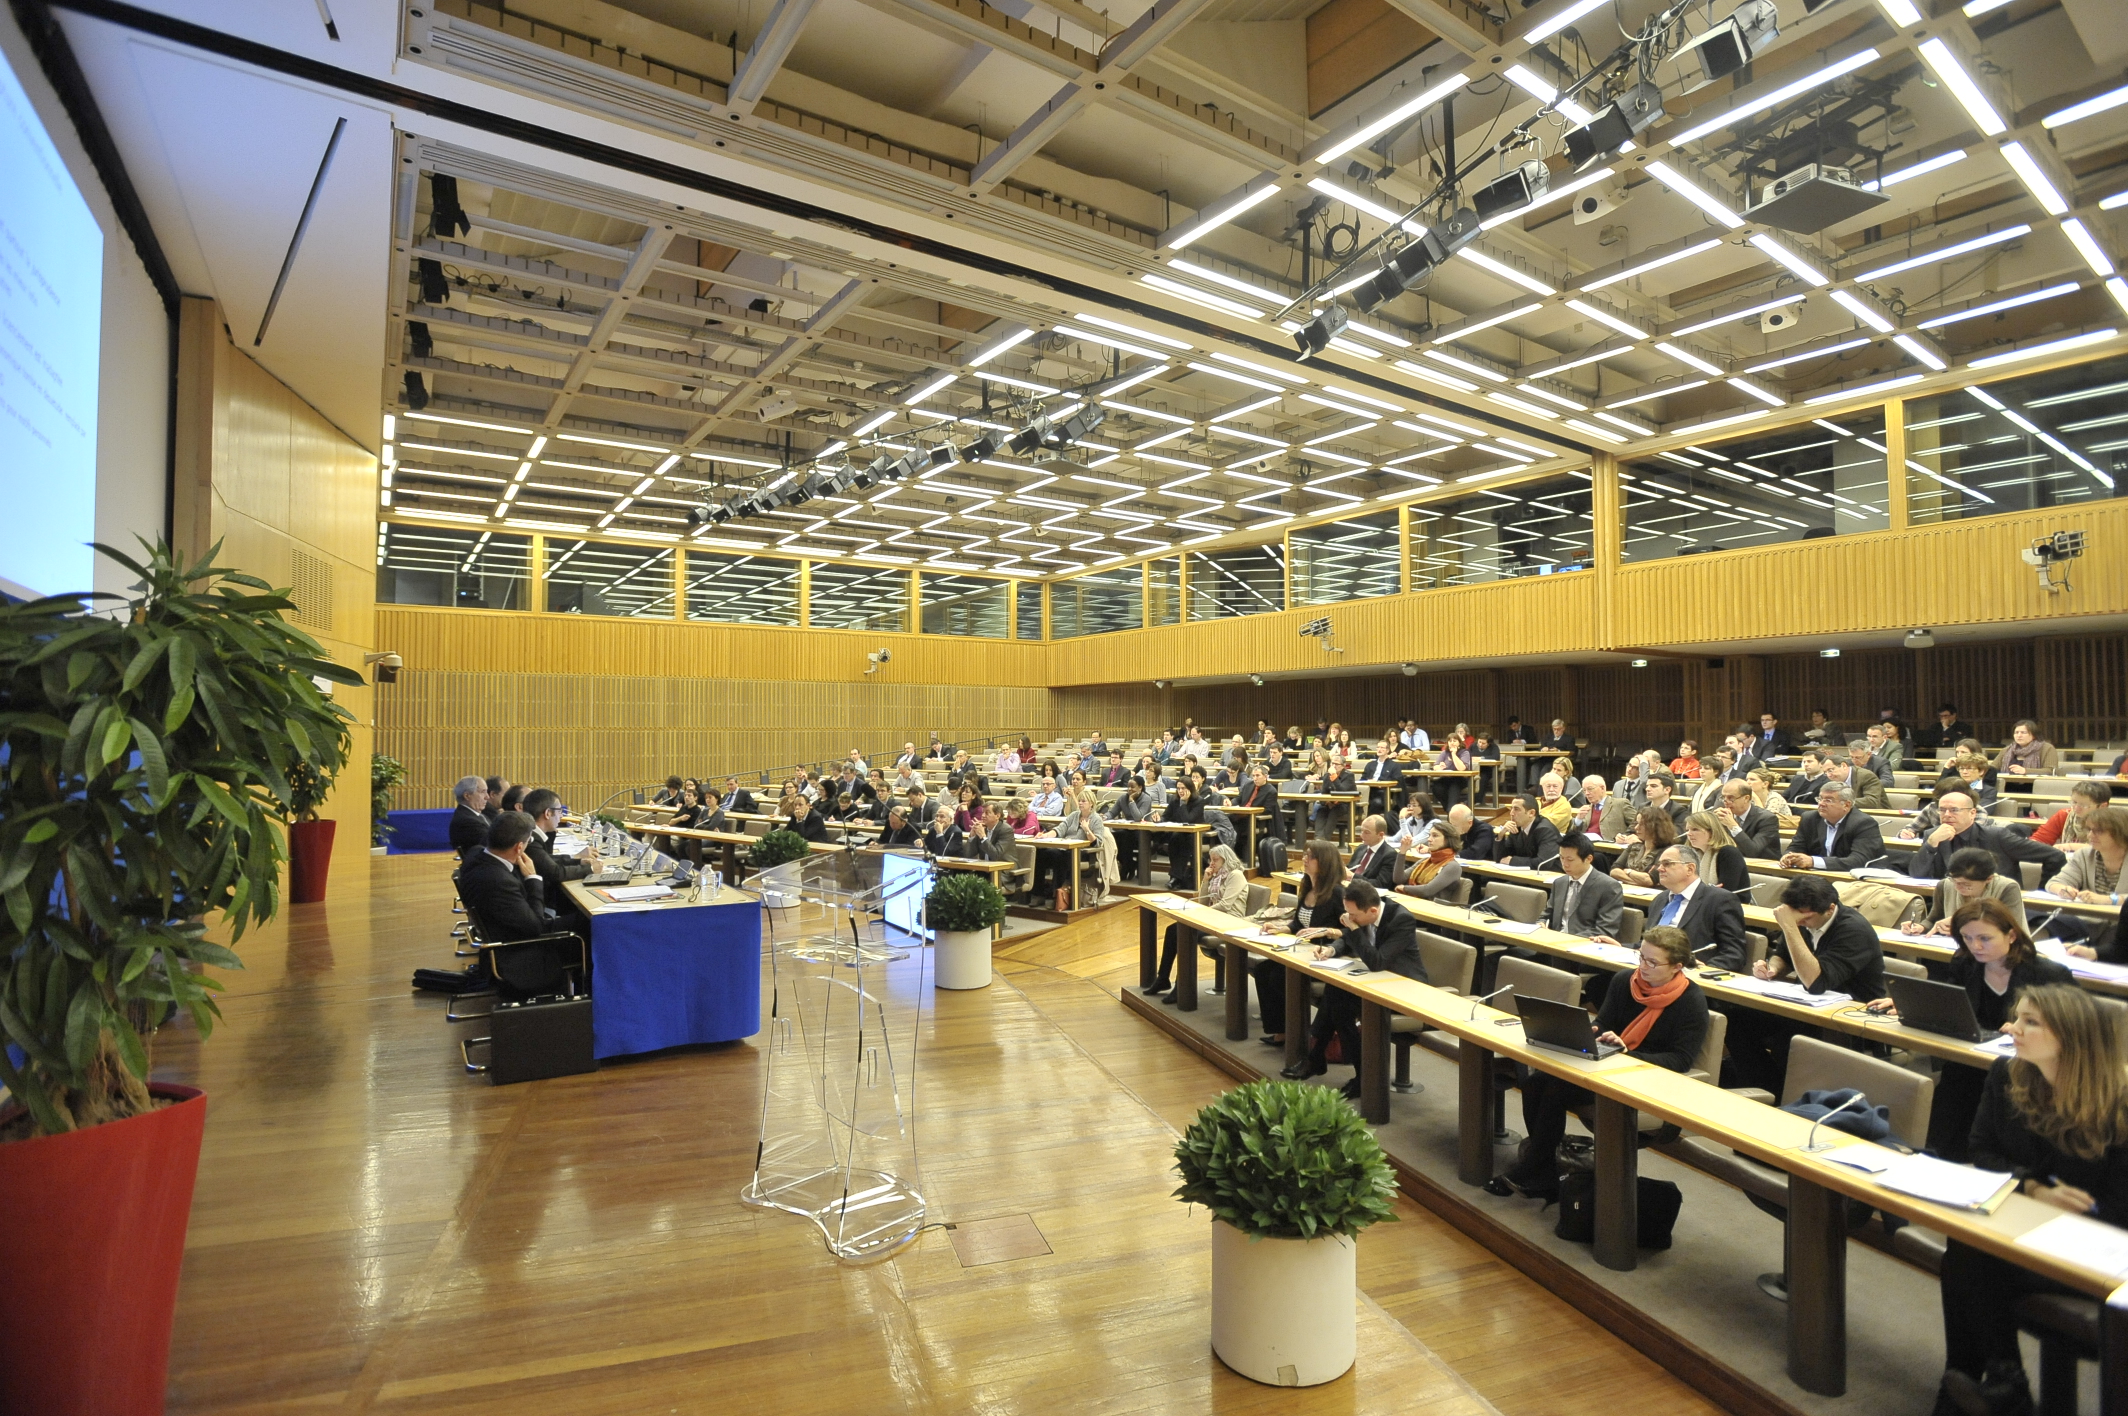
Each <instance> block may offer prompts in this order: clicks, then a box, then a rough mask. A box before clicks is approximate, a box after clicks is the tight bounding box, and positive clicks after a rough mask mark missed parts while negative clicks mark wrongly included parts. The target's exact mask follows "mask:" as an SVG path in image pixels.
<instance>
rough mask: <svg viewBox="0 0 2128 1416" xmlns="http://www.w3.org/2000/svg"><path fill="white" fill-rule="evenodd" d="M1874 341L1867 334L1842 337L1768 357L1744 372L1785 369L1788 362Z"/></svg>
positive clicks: (1839, 351)
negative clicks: (1821, 344)
mask: <svg viewBox="0 0 2128 1416" xmlns="http://www.w3.org/2000/svg"><path fill="white" fill-rule="evenodd" d="M1874 343H1876V341H1875V340H1873V339H1871V338H1869V337H1868V336H1867V335H1864V336H1862V337H1861V338H1858V339H1843V340H1841V341H1840V342H1839V343H1838V344H1827V345H1823V346H1821V347H1819V348H1814V349H1806V350H1804V351H1803V352H1802V353H1800V354H1788V355H1784V356H1783V357H1781V358H1779V359H1769V360H1767V361H1766V362H1765V363H1763V364H1753V365H1751V366H1750V367H1748V368H1746V369H1745V370H1744V372H1745V373H1747V374H1763V373H1765V372H1766V371H1767V370H1769V369H1785V368H1787V367H1788V366H1789V365H1790V364H1800V363H1802V362H1803V361H1804V360H1805V359H1822V358H1824V357H1825V356H1826V355H1828V354H1838V353H1841V352H1842V351H1844V350H1848V349H1859V348H1861V347H1862V346H1863V345H1865V344H1874Z"/></svg>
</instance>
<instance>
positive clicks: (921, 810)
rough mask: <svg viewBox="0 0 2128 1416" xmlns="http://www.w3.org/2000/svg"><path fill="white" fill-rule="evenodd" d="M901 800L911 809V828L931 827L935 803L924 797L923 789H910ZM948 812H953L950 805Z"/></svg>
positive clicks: (903, 794)
mask: <svg viewBox="0 0 2128 1416" xmlns="http://www.w3.org/2000/svg"><path fill="white" fill-rule="evenodd" d="M901 799H902V803H903V804H904V805H905V806H907V807H908V808H909V824H910V825H911V826H919V825H920V826H929V825H930V824H931V812H932V808H933V805H934V803H933V802H932V800H931V798H930V797H928V796H926V795H924V789H923V788H922V787H911V788H909V790H908V791H906V792H904V793H902V797H901ZM948 810H949V811H950V810H951V807H950V805H949V807H948Z"/></svg>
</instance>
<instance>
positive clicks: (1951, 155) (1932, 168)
mask: <svg viewBox="0 0 2128 1416" xmlns="http://www.w3.org/2000/svg"><path fill="white" fill-rule="evenodd" d="M1966 156H1967V153H1966V150H1965V149H1964V148H1959V149H1958V150H1957V151H1955V152H1947V153H1944V154H1942V155H1941V156H1939V157H1932V158H1930V159H1929V160H1928V161H1926V162H1917V163H1915V164H1914V165H1913V166H1911V167H1902V168H1900V169H1899V170H1898V171H1897V172H1888V173H1886V174H1885V175H1884V177H1883V178H1882V179H1881V180H1873V181H1868V182H1864V183H1863V184H1862V190H1863V191H1865V192H1881V191H1883V190H1884V189H1885V188H1886V187H1896V186H1898V185H1899V184H1900V183H1901V182H1904V181H1905V180H1906V179H1907V178H1909V177H1919V176H1921V175H1923V174H1924V173H1929V172H1940V171H1942V170H1943V169H1944V168H1946V167H1949V166H1950V165H1951V164H1952V163H1954V162H1963V161H1965V159H1966Z"/></svg>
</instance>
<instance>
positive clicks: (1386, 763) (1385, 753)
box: [1360, 741, 1404, 782]
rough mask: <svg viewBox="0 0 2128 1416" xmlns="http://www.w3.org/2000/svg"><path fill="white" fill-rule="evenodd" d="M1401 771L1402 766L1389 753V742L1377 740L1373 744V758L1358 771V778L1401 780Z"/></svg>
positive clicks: (1375, 780)
mask: <svg viewBox="0 0 2128 1416" xmlns="http://www.w3.org/2000/svg"><path fill="white" fill-rule="evenodd" d="M1403 772H1404V769H1403V766H1402V765H1401V764H1399V763H1398V762H1397V760H1396V759H1395V758H1394V757H1391V756H1390V755H1389V744H1388V743H1387V742H1386V741H1385V742H1378V743H1376V744H1375V745H1374V760H1373V761H1371V762H1369V763H1368V764H1367V766H1366V767H1365V769H1364V770H1362V771H1361V772H1360V780H1361V781H1363V782H1395V781H1400V780H1402V778H1403Z"/></svg>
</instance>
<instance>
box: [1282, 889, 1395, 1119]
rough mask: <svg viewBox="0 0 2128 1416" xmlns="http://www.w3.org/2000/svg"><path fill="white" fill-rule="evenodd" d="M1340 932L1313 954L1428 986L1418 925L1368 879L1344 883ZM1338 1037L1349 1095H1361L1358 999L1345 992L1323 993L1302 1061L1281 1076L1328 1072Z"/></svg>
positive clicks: (1313, 1075) (1347, 1094)
mask: <svg viewBox="0 0 2128 1416" xmlns="http://www.w3.org/2000/svg"><path fill="white" fill-rule="evenodd" d="M1344 925H1345V929H1344V933H1343V934H1341V935H1339V936H1338V940H1337V943H1336V944H1335V945H1333V946H1331V947H1328V948H1324V947H1322V946H1320V945H1319V946H1317V948H1316V950H1315V956H1316V957H1317V958H1319V959H1326V958H1330V957H1333V956H1337V955H1343V956H1346V957H1350V958H1356V959H1358V960H1360V961H1361V962H1362V963H1364V964H1365V965H1366V966H1367V970H1368V971H1369V972H1370V973H1393V974H1401V975H1402V976H1403V977H1405V978H1408V979H1415V980H1417V981H1418V982H1420V983H1424V982H1426V963H1425V960H1424V959H1423V958H1421V956H1420V954H1419V923H1418V921H1417V920H1416V919H1414V918H1413V917H1412V914H1411V912H1410V911H1409V910H1407V909H1405V908H1404V907H1403V906H1402V905H1400V904H1398V903H1397V902H1396V901H1395V900H1393V899H1389V898H1387V897H1386V896H1385V895H1384V894H1383V893H1382V892H1381V891H1380V890H1377V889H1376V888H1375V887H1374V885H1373V883H1372V882H1370V881H1366V880H1348V881H1346V882H1345V919H1344ZM1333 1035H1334V1036H1336V1037H1337V1038H1338V1039H1339V1043H1340V1046H1341V1047H1342V1048H1343V1054H1344V1056H1345V1057H1346V1058H1347V1059H1348V1060H1349V1062H1350V1064H1351V1066H1352V1067H1353V1074H1352V1080H1351V1081H1349V1082H1347V1083H1345V1087H1344V1092H1345V1095H1346V1096H1348V1097H1355V1098H1356V1097H1358V1096H1359V1094H1360V1078H1359V1070H1358V1068H1359V1056H1360V1000H1359V996H1358V995H1357V994H1354V993H1350V992H1347V991H1346V990H1345V989H1342V988H1337V987H1330V988H1326V989H1324V990H1323V1004H1322V1007H1321V1008H1319V1009H1317V1010H1316V1014H1315V1026H1314V1028H1313V1030H1312V1036H1311V1037H1310V1044H1311V1045H1310V1046H1309V1049H1308V1055H1307V1057H1306V1058H1304V1059H1303V1060H1301V1061H1299V1062H1295V1063H1294V1064H1293V1065H1292V1066H1290V1067H1288V1068H1286V1069H1285V1072H1284V1073H1283V1075H1285V1076H1287V1077H1291V1078H1294V1079H1295V1080H1298V1079H1300V1078H1303V1077H1315V1076H1320V1075H1321V1074H1323V1073H1324V1072H1327V1071H1329V1070H1330V1064H1329V1061H1328V1060H1327V1059H1328V1054H1329V1051H1330V1039H1331V1037H1332V1036H1333Z"/></svg>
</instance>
